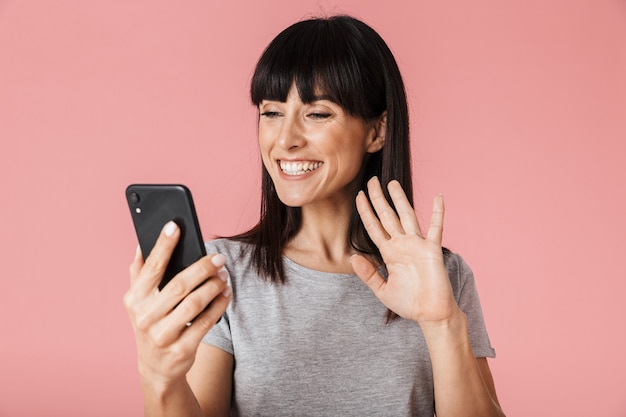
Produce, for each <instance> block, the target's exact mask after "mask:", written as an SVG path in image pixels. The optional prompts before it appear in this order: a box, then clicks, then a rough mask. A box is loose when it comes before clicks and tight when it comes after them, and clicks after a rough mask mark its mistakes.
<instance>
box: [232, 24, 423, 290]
mask: <svg viewBox="0 0 626 417" xmlns="http://www.w3.org/2000/svg"><path fill="white" fill-rule="evenodd" d="M294 83H295V86H296V88H297V91H298V94H299V96H300V99H301V100H302V101H303V102H304V103H310V102H312V101H313V100H314V99H315V97H316V93H319V92H320V91H322V92H323V94H324V95H326V96H330V98H331V100H332V101H333V102H335V103H337V104H339V105H340V106H341V107H343V108H344V109H345V110H346V111H347V112H348V113H349V114H350V115H351V116H353V117H358V118H360V119H362V120H364V121H369V120H373V119H375V118H377V117H380V116H381V115H382V114H383V112H385V111H386V112H387V124H386V137H385V144H384V146H383V147H382V149H381V150H379V151H378V152H376V153H374V154H371V155H369V157H367V158H366V160H365V167H364V169H363V174H364V175H362V176H361V178H362V180H361V182H362V183H361V184H360V185H359V188H360V189H364V190H365V185H366V181H367V180H368V179H369V178H371V177H373V176H377V177H378V178H379V179H380V181H381V183H382V184H383V189H384V192H385V196H386V198H387V200H388V201H391V200H390V198H389V195H388V193H387V190H386V186H385V185H386V184H387V183H389V181H391V180H393V179H395V180H398V181H399V182H400V184H401V185H402V187H403V188H404V191H405V192H406V193H407V197H408V198H409V201H410V202H411V203H412V202H413V196H412V184H411V159H410V146H409V118H408V109H407V103H406V93H405V89H404V83H403V82H402V77H401V75H400V71H399V69H398V65H397V64H396V61H395V59H394V57H393V54H392V53H391V51H390V50H389V47H388V46H387V45H386V43H385V42H384V41H383V39H382V38H381V37H380V35H378V33H376V31H374V30H373V29H372V28H371V27H369V26H368V25H366V24H365V23H363V22H361V21H359V20H357V19H354V18H352V17H349V16H333V17H329V18H317V19H311V20H306V21H301V22H298V23H296V24H294V25H292V26H290V27H288V28H287V29H285V30H284V31H282V32H281V33H280V34H279V35H278V36H276V38H274V40H273V41H272V42H271V43H270V44H269V45H268V47H267V48H266V49H265V51H264V52H263V54H262V55H261V58H260V59H259V62H258V63H257V66H256V69H255V72H254V75H253V77H252V83H251V88H250V96H251V99H252V103H253V104H254V105H255V106H258V105H259V104H260V103H261V102H262V101H263V100H276V101H283V102H284V101H286V100H287V95H288V92H289V89H290V88H291V86H292V85H293V84H294ZM261 188H262V195H261V208H260V219H259V222H258V223H257V225H256V226H254V227H253V228H252V229H251V230H249V231H247V232H245V233H243V234H240V235H238V236H234V237H233V239H236V240H240V241H245V242H248V243H250V244H252V245H253V248H254V249H253V251H254V253H253V258H252V259H253V262H254V264H255V266H256V269H257V272H258V273H259V275H261V276H262V277H264V278H266V279H269V280H271V281H278V282H284V279H285V276H284V270H283V260H282V256H283V249H284V247H285V244H286V243H287V242H288V241H289V239H290V238H292V237H293V236H294V235H295V234H296V233H297V232H298V230H299V228H300V225H301V222H302V216H301V210H300V208H298V207H288V206H286V205H285V204H283V203H282V202H281V201H280V200H279V198H278V195H277V193H276V190H275V188H274V184H273V182H272V179H271V178H270V175H269V173H268V172H267V170H266V169H265V167H263V173H262V184H261ZM346 239H348V243H349V244H350V245H351V246H352V247H353V248H354V249H355V250H357V251H358V252H360V253H363V254H367V255H370V257H371V258H373V260H375V261H376V262H378V264H379V265H382V263H383V262H382V258H381V256H380V253H379V251H378V248H377V247H376V245H375V244H374V243H373V242H372V240H371V239H370V238H369V236H368V234H367V232H366V230H365V228H364V227H363V224H362V222H361V220H360V217H359V215H358V213H357V211H356V205H355V206H354V207H353V210H352V214H351V216H350V224H349V236H347V237H346Z"/></svg>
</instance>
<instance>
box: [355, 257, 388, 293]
mask: <svg viewBox="0 0 626 417" xmlns="http://www.w3.org/2000/svg"><path fill="white" fill-rule="evenodd" d="M350 263H351V264H352V269H354V273H355V274H357V275H358V277H359V278H360V279H361V281H363V282H364V283H365V285H367V286H368V287H369V289H370V290H372V292H373V293H374V295H376V297H378V298H379V299H380V300H381V301H382V298H381V297H383V295H384V294H383V292H384V288H385V286H386V284H387V283H386V281H385V280H384V279H383V277H381V276H380V274H379V273H378V270H377V269H376V268H375V267H374V265H373V264H372V263H371V262H370V261H368V260H367V259H366V258H365V257H364V256H362V255H352V256H351V257H350Z"/></svg>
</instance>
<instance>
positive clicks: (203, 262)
mask: <svg viewBox="0 0 626 417" xmlns="http://www.w3.org/2000/svg"><path fill="white" fill-rule="evenodd" d="M179 237H180V229H179V228H178V226H177V225H176V223H174V222H169V223H168V224H167V225H165V227H164V228H163V230H162V232H161V235H160V236H159V239H158V240H157V242H156V244H155V246H154V248H153V249H152V251H151V253H150V256H148V258H147V259H146V260H145V262H144V261H143V257H142V255H141V251H140V250H139V248H138V249H137V253H136V255H135V259H134V260H133V263H132V264H131V265H130V289H129V290H128V292H127V293H126V295H125V296H124V305H125V306H126V309H127V310H128V314H129V316H130V320H131V324H132V326H133V330H134V332H135V338H136V342H137V353H138V364H139V374H140V377H141V380H142V385H143V386H144V388H145V387H146V385H149V386H152V387H154V388H155V389H157V390H162V389H167V387H168V386H170V387H171V384H173V383H176V382H177V381H181V380H184V378H185V377H186V374H187V372H188V371H189V369H190V368H191V366H192V365H193V362H194V360H195V356H196V351H197V349H198V346H199V344H200V342H201V340H202V338H203V337H204V335H205V334H206V333H207V332H208V331H209V329H210V328H211V327H213V325H214V324H215V323H217V322H218V321H219V319H220V317H221V316H222V314H223V313H224V311H225V310H226V307H227V306H228V303H229V302H230V299H231V294H232V291H231V288H230V286H229V285H228V283H227V280H228V273H227V272H226V269H225V268H224V263H225V258H224V256H223V255H219V254H213V255H207V256H205V257H203V258H201V259H200V260H198V261H197V262H195V263H194V264H192V265H190V266H189V267H188V268H186V269H185V270H184V271H182V272H180V273H179V274H178V275H176V276H175V277H174V278H173V279H172V280H171V281H170V282H168V284H167V285H166V286H165V287H164V288H163V289H162V290H161V291H159V290H158V285H159V282H160V281H161V278H162V276H163V273H164V271H165V267H166V266H167V263H168V261H169V258H170V256H171V254H172V251H173V250H174V248H175V246H176V243H177V242H178V239H179ZM196 287H197V288H196ZM209 303H210V305H209ZM207 305H209V307H208V308H207ZM192 320H193V322H192V323H191V324H188V323H189V322H190V321H192Z"/></svg>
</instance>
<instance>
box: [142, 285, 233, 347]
mask: <svg viewBox="0 0 626 417" xmlns="http://www.w3.org/2000/svg"><path fill="white" fill-rule="evenodd" d="M227 288H228V289H229V290H228V291H230V287H229V286H228V284H227V283H226V282H225V281H223V280H221V279H220V278H219V277H217V276H215V277H211V278H210V279H209V280H207V281H206V282H204V283H203V284H202V285H201V286H199V287H198V288H196V289H195V290H194V291H193V292H191V293H190V294H189V295H187V297H185V298H184V299H183V300H182V301H181V303H180V304H178V305H177V306H176V308H175V309H174V310H173V311H171V313H169V314H168V315H167V316H166V317H165V318H164V319H163V320H161V321H159V322H158V323H157V324H156V326H155V329H154V335H153V337H154V340H155V342H156V343H157V344H158V345H160V346H167V345H169V344H171V343H173V342H174V341H175V340H176V339H178V338H179V337H180V333H181V332H182V331H184V330H185V329H186V328H187V327H190V326H193V323H191V325H190V324H189V323H190V322H192V320H193V322H195V320H196V319H197V317H198V316H200V315H201V314H202V313H203V311H204V310H205V309H207V306H209V307H208V309H207V310H210V309H211V303H212V302H213V301H214V300H215V299H217V298H219V297H220V296H222V297H223V293H224V291H225V290H226V289H227ZM226 294H227V296H226V298H228V297H230V294H229V293H228V292H227V293H226ZM213 313H215V311H213ZM214 315H215V314H213V315H212V316H211V317H213V316H214ZM218 320H219V316H217V317H215V321H214V322H213V323H216V322H217V321H218ZM206 325H207V323H204V326H206Z"/></svg>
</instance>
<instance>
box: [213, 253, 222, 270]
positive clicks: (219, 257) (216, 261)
mask: <svg viewBox="0 0 626 417" xmlns="http://www.w3.org/2000/svg"><path fill="white" fill-rule="evenodd" d="M211 263H212V264H213V265H215V266H216V267H217V268H219V267H221V266H224V264H225V263H226V257H225V256H224V255H222V254H221V253H218V254H215V255H213V257H212V258H211Z"/></svg>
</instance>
